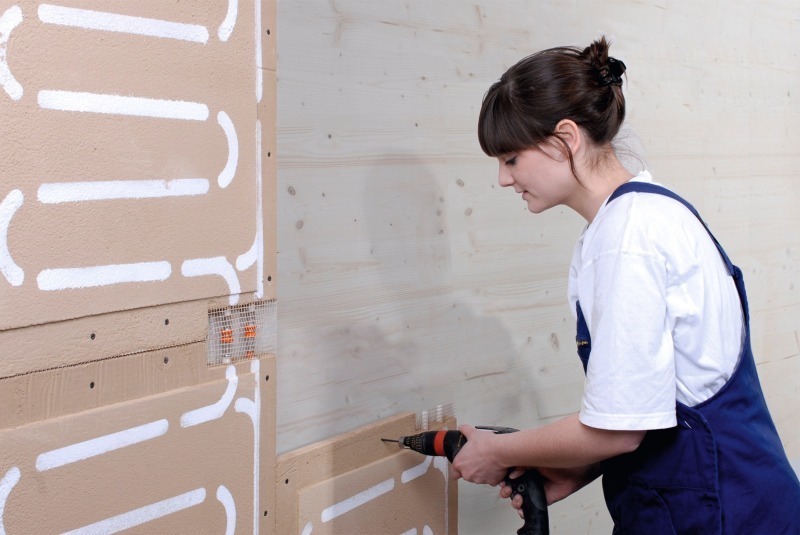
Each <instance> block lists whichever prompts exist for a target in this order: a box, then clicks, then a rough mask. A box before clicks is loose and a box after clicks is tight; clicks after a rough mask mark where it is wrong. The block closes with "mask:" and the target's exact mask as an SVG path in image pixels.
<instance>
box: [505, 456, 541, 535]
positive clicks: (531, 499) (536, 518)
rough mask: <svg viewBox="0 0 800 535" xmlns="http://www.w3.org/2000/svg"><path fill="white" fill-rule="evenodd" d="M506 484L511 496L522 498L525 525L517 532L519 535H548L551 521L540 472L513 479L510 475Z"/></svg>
mask: <svg viewBox="0 0 800 535" xmlns="http://www.w3.org/2000/svg"><path fill="white" fill-rule="evenodd" d="M504 481H505V483H506V485H508V486H509V487H511V496H512V497H513V496H514V495H516V494H519V495H520V496H522V517H523V519H524V520H525V524H524V525H523V526H522V527H521V528H519V529H518V530H517V535H548V534H549V533H550V519H549V517H548V515H547V496H546V495H545V492H544V480H543V478H542V474H540V473H539V471H538V470H534V469H530V470H526V471H525V473H524V474H522V475H521V476H519V477H518V478H515V479H511V477H510V473H509V475H508V476H506V478H505V480H504Z"/></svg>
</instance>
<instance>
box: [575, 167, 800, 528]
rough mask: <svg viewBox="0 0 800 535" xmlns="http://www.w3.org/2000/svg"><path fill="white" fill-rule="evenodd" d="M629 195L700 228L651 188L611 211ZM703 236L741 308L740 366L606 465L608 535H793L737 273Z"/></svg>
mask: <svg viewBox="0 0 800 535" xmlns="http://www.w3.org/2000/svg"><path fill="white" fill-rule="evenodd" d="M632 191H638V192H644V193H655V194H660V195H665V196H667V197H670V198H672V199H675V200H676V201H678V202H680V203H682V204H683V205H685V206H686V207H687V208H688V209H689V210H691V211H692V213H693V214H694V215H695V216H697V218H698V219H699V220H700V221H701V222H703V220H702V219H701V218H700V216H699V214H698V213H697V211H696V210H695V209H694V208H693V207H692V206H691V205H690V204H689V203H687V202H686V201H685V200H683V199H682V198H680V197H679V196H677V195H676V194H674V193H673V192H671V191H669V190H667V189H665V188H662V187H660V186H657V185H654V184H650V183H643V182H628V183H626V184H623V185H622V186H620V187H619V188H618V189H617V190H616V191H615V192H614V193H613V194H612V195H611V197H610V198H609V200H608V202H612V201H613V200H614V199H615V198H617V197H618V196H620V195H624V194H625V193H629V192H632ZM703 226H705V223H704V222H703ZM706 230H707V231H708V227H706ZM708 233H709V236H711V239H712V240H714V243H715V244H716V246H717V249H718V250H719V253H720V255H722V258H723V260H724V261H725V264H726V266H727V268H728V272H729V273H730V274H731V276H732V277H733V278H734V281H735V283H736V289H737V291H738V292H739V298H740V299H741V303H742V310H743V313H744V322H745V323H744V330H745V340H744V344H743V347H742V354H741V358H740V360H739V364H738V365H737V367H736V369H735V370H734V372H733V375H732V376H731V378H730V379H729V380H728V382H727V383H725V385H724V386H723V387H722V388H721V389H720V390H719V392H717V393H716V394H715V395H714V396H712V397H711V398H710V399H708V400H706V401H704V402H703V403H700V404H699V405H695V406H694V407H688V406H686V405H684V404H683V403H681V402H676V413H677V421H678V425H677V426H676V427H673V428H670V429H660V430H654V431H648V432H647V434H646V435H645V438H644V440H643V441H642V443H641V445H640V446H639V448H638V449H637V450H636V451H634V452H632V453H628V454H624V455H620V456H618V457H614V458H612V459H609V460H607V461H605V462H604V466H603V492H604V494H605V499H606V505H607V506H608V510H609V512H610V513H611V517H612V519H613V520H614V534H623V533H624V534H646V535H661V534H690V533H691V534H701V535H705V534H715V533H726V534H727V533H741V534H748V535H750V534H764V535H778V534H793V535H797V534H800V482H798V479H797V475H796V474H795V472H794V470H793V469H792V467H791V465H790V464H789V461H788V459H787V458H786V453H785V452H784V450H783V446H782V445H781V441H780V438H779V437H778V432H777V431H776V429H775V425H774V423H773V422H772V418H771V417H770V414H769V411H768V409H767V404H766V401H765V400H764V394H763V393H762V391H761V386H760V383H759V381H758V375H757V373H756V365H755V361H754V359H753V352H752V349H751V347H750V317H749V311H748V306H747V295H746V293H745V288H744V280H743V278H742V272H741V270H740V269H739V268H738V267H736V266H734V265H733V264H732V263H731V261H730V260H729V259H728V256H727V255H726V254H725V251H723V250H722V247H720V245H719V243H718V242H717V240H716V239H715V238H714V236H713V235H712V234H711V232H710V231H709V232H708ZM576 308H577V316H578V333H577V338H576V340H577V344H578V356H579V357H580V359H581V361H582V363H583V367H584V371H585V370H586V367H587V365H588V363H589V355H590V352H591V347H592V346H591V338H590V336H589V329H588V326H587V325H586V321H585V319H584V317H583V313H582V312H581V308H580V303H578V304H577V307H576Z"/></svg>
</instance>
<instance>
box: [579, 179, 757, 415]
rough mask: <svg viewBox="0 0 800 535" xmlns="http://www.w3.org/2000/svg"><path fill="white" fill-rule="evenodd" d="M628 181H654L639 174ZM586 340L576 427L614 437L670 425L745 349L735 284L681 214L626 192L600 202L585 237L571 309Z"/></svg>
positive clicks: (664, 200) (688, 216)
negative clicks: (678, 405) (588, 341)
mask: <svg viewBox="0 0 800 535" xmlns="http://www.w3.org/2000/svg"><path fill="white" fill-rule="evenodd" d="M632 180H636V181H641V182H651V183H652V181H653V179H652V177H651V176H650V173H648V172H647V171H643V172H642V173H640V174H639V175H638V176H636V177H634V178H633V179H632ZM578 300H580V304H581V311H582V312H583V315H584V318H585V320H586V323H587V325H588V327H589V332H590V335H591V357H590V359H589V366H588V369H587V372H586V383H585V388H584V394H583V400H582V406H581V412H580V420H581V422H583V423H584V424H585V425H588V426H591V427H595V428H600V429H614V430H647V429H662V428H668V427H672V426H674V425H676V419H675V400H676V399H677V400H678V401H680V402H682V403H684V404H686V405H689V406H694V405H697V404H698V403H701V402H702V401H705V400H706V399H708V398H710V397H711V396H713V395H714V394H715V393H716V392H717V391H718V390H719V389H720V388H721V387H722V386H723V385H724V384H725V382H726V381H727V380H728V379H729V378H730V376H731V374H732V373H733V370H734V369H735V367H736V364H737V362H738V360H739V355H740V353H741V348H742V333H743V326H742V321H743V320H742V309H741V304H740V301H739V296H738V294H737V292H736V286H735V283H734V282H733V278H732V277H731V276H730V275H729V274H728V270H727V268H726V267H725V263H724V261H723V260H722V257H721V256H720V254H719V252H718V251H717V249H716V247H715V246H714V242H713V241H712V240H711V238H710V236H709V235H708V233H707V232H706V230H705V228H704V227H703V225H702V223H700V221H699V220H698V219H697V218H696V217H695V216H694V214H692V213H691V212H690V211H689V210H688V209H687V208H686V207H685V206H683V205H682V204H680V203H679V202H677V201H675V200H674V199H670V198H668V197H665V196H664V195H657V194H652V193H638V192H632V193H627V194H625V195H622V196H620V197H617V198H616V199H615V200H614V201H612V202H611V203H610V204H606V203H604V204H603V206H602V207H601V208H600V211H599V212H598V213H597V216H596V217H595V218H594V220H593V221H592V222H591V223H590V224H589V225H587V227H586V228H585V229H584V230H583V232H582V233H581V236H580V238H579V239H578V242H577V244H576V246H575V251H574V254H573V258H572V264H571V266H570V273H569V302H570V306H571V308H572V313H573V314H576V311H575V303H576V301H578Z"/></svg>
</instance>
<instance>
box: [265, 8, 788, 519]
mask: <svg viewBox="0 0 800 535" xmlns="http://www.w3.org/2000/svg"><path fill="white" fill-rule="evenodd" d="M277 30H278V34H277V39H278V151H277V152H278V224H279V230H278V249H279V257H278V264H279V270H278V272H279V279H278V301H279V312H278V315H279V333H280V334H279V341H278V344H279V355H280V359H279V365H278V366H279V367H278V376H279V382H278V448H279V451H281V452H285V451H289V450H292V449H294V448H297V447H299V446H301V445H305V444H308V443H311V442H314V441H317V440H320V439H323V438H326V437H330V436H333V435H335V434H338V433H340V432H343V431H346V430H349V429H353V428H355V427H359V426H361V425H364V424H368V423H370V422H372V421H374V420H377V419H379V418H382V417H385V416H389V415H392V414H395V413H397V412H401V411H407V410H412V411H419V410H422V409H425V408H430V407H434V406H436V405H437V404H440V403H453V404H454V407H455V413H456V416H457V417H458V418H459V420H460V421H461V422H469V423H475V424H498V425H507V426H514V427H527V426H537V425H541V424H543V423H546V422H548V421H551V420H552V419H554V418H558V417H559V416H562V415H564V414H567V413H570V412H572V411H575V410H577V409H578V407H579V400H580V394H581V388H582V372H581V369H580V366H579V363H578V361H577V359H576V357H575V347H574V343H573V339H574V322H573V319H572V316H571V314H570V311H569V309H568V306H567V303H566V282H565V279H566V275H567V266H568V263H569V259H570V254H571V249H572V245H573V242H574V239H575V238H576V237H577V235H578V233H579V231H580V229H581V227H582V226H583V221H582V220H581V219H580V218H579V217H578V216H576V215H575V214H573V213H571V212H569V211H567V210H565V209H558V208H557V209H554V210H551V211H550V212H549V213H546V214H543V215H539V216H534V215H532V214H530V213H528V212H526V211H525V207H524V205H523V204H522V203H521V201H520V200H519V199H518V198H517V197H515V196H514V195H513V193H512V192H509V191H505V190H502V189H501V188H499V187H498V186H497V185H496V164H495V162H494V161H493V160H491V159H489V158H486V157H485V156H484V155H483V154H482V153H481V151H480V149H479V147H478V143H477V140H476V137H475V125H476V117H477V111H478V109H479V107H480V101H481V97H482V95H483V93H484V92H485V91H486V89H487V88H488V87H489V85H490V84H491V83H492V82H493V81H494V80H496V79H497V78H498V77H499V76H500V74H501V73H502V72H503V71H504V70H505V69H506V68H507V67H509V66H510V65H511V64H513V63H514V62H516V61H517V60H518V59H520V58H521V57H523V56H525V55H527V54H529V53H531V52H533V51H535V50H538V49H541V48H546V47H550V46H555V45H565V44H574V45H581V46H585V45H586V44H588V43H589V42H590V41H591V40H592V39H594V38H596V37H598V36H600V35H602V34H605V35H607V36H609V37H610V38H611V39H612V40H613V42H614V44H613V46H612V52H613V54H614V55H615V56H617V57H618V58H620V59H622V60H624V61H625V63H626V64H627V65H628V81H627V84H626V86H625V91H626V94H627V97H628V105H629V116H628V117H629V119H628V127H627V131H628V136H627V139H626V140H623V142H624V143H626V144H627V145H629V146H633V147H634V148H636V150H637V152H638V153H639V154H640V157H641V158H642V160H643V161H644V162H645V164H646V166H647V168H649V169H650V170H651V171H652V172H653V174H654V175H655V177H656V179H657V180H659V181H661V182H662V183H665V184H667V185H668V186H670V187H672V188H674V189H675V190H677V191H678V192H680V193H682V194H684V195H685V196H686V197H688V198H689V199H690V200H691V201H692V202H693V203H694V204H695V206H696V207H697V208H698V209H699V210H700V212H701V213H702V214H703V215H704V217H705V219H706V220H707V222H708V223H709V224H710V226H711V227H712V229H713V230H714V231H715V234H716V235H717V237H718V238H719V240H720V241H721V242H722V243H723V245H724V246H725V247H726V248H727V250H728V252H729V254H730V255H731V257H732V258H733V259H734V261H735V262H736V263H738V264H739V265H740V266H741V267H742V268H743V270H744V272H745V276H746V280H747V283H748V289H749V292H750V304H751V309H752V316H753V322H752V328H753V343H754V349H755V352H756V355H757V360H758V362H759V373H760V374H761V377H762V380H763V382H764V385H765V389H766V394H767V398H768V401H769V403H770V406H771V408H772V410H773V413H774V417H775V419H776V421H777V424H778V427H779V430H780V431H781V434H782V437H783V439H784V442H785V444H786V447H787V449H788V452H789V454H790V457H791V458H792V460H793V461H794V462H795V463H797V459H798V458H800V428H799V427H800V426H798V424H797V421H798V417H797V408H796V407H797V401H796V400H797V395H798V389H799V387H798V385H799V384H800V380H799V379H798V377H800V357H799V356H798V355H799V354H800V336H799V335H798V329H800V288H798V286H799V285H800V280H799V278H798V269H800V263H798V255H800V233H799V232H798V231H799V230H800V210H798V205H800V172H799V171H798V164H800V149H798V146H800V106H799V105H798V98H800V61H799V60H798V51H800V5H798V4H797V2H792V1H788V0H786V1H756V0H751V1H743V0H729V1H726V2H721V1H719V2H718V1H708V2H656V1H652V0H645V1H638V2H634V1H621V0H618V1H604V2H563V1H558V0H551V1H544V0H541V1H522V0H492V1H491V2H489V1H484V2H479V3H476V2H467V1H456V0H407V1H403V2H401V1H374V0H360V1H356V0H279V1H278V28H277ZM460 493H461V501H460V528H461V529H460V533H464V534H469V533H474V534H485V533H498V532H509V533H511V532H514V530H515V529H516V528H518V527H519V525H520V521H519V519H518V518H517V517H516V516H515V515H514V514H513V513H512V512H511V511H509V509H508V506H507V504H505V503H502V502H500V500H499V499H497V498H496V493H495V491H494V490H493V489H490V488H488V487H478V486H473V485H468V484H463V483H462V484H461V486H460ZM551 518H552V521H551V524H552V526H553V529H554V531H555V532H556V533H608V532H609V529H610V522H609V519H608V515H607V513H606V512H605V509H604V506H603V503H602V497H601V493H600V491H599V488H598V486H597V485H594V486H592V487H590V488H587V489H585V490H583V491H581V492H580V493H579V494H577V495H576V496H574V497H573V498H571V499H570V500H568V501H566V502H562V503H560V504H557V505H556V506H554V507H552V508H551Z"/></svg>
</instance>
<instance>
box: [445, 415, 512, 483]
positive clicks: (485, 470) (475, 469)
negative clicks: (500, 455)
mask: <svg viewBox="0 0 800 535" xmlns="http://www.w3.org/2000/svg"><path fill="white" fill-rule="evenodd" d="M458 430H459V431H461V433H462V434H463V435H464V437H465V438H466V439H467V443H466V444H465V445H464V446H463V447H462V448H461V450H460V451H459V452H458V455H456V457H455V459H453V466H452V470H451V471H450V473H451V475H452V477H454V478H455V479H458V478H464V480H465V481H469V482H470V483H487V484H489V485H497V484H498V483H500V482H501V481H502V480H503V478H505V476H506V474H507V473H508V467H507V466H503V465H502V464H500V463H499V462H498V461H497V455H496V448H497V439H498V435H496V434H495V433H494V432H492V431H485V430H481V429H475V428H474V427H472V426H471V425H462V426H460V427H459V428H458Z"/></svg>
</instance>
